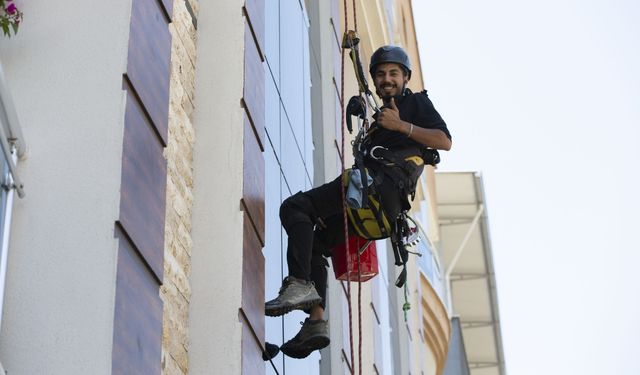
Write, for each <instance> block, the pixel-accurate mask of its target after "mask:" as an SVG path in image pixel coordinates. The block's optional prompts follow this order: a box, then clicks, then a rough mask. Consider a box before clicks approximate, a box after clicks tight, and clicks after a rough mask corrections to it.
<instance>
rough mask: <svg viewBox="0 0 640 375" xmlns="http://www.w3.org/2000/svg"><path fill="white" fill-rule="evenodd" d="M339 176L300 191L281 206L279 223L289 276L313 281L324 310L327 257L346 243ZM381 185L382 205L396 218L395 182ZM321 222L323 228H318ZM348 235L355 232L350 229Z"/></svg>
mask: <svg viewBox="0 0 640 375" xmlns="http://www.w3.org/2000/svg"><path fill="white" fill-rule="evenodd" d="M341 180H342V179H341V178H340V177H338V178H336V179H335V180H333V181H331V182H329V183H326V184H324V185H322V186H319V187H317V188H314V189H311V190H308V191H306V192H304V193H303V192H298V193H296V194H294V195H292V196H291V197H289V198H287V199H286V200H285V201H284V202H282V205H281V206H280V221H281V222H282V226H283V227H284V229H285V231H286V232H287V235H288V241H287V264H288V266H289V276H293V277H296V278H299V279H303V280H311V281H313V282H314V284H315V286H316V290H317V291H318V294H319V295H320V297H322V307H323V308H324V307H325V298H326V289H327V267H328V266H329V264H328V263H327V260H326V259H325V257H328V256H330V255H331V249H332V248H333V247H334V246H336V245H338V244H341V243H343V242H344V240H345V238H344V216H343V208H342V193H341V191H340V190H341V189H342V186H341V183H342V181H341ZM382 180H383V181H382V183H381V185H379V187H378V188H379V191H380V195H381V196H382V202H381V203H382V206H383V209H384V211H385V214H386V215H387V217H388V218H389V219H390V220H391V219H393V218H395V217H396V216H397V215H398V214H399V213H400V210H401V197H400V194H399V193H398V190H397V187H396V185H395V183H394V182H393V181H392V180H390V179H388V178H386V179H385V178H383V179H382ZM318 219H320V220H321V221H322V222H323V223H324V226H322V225H319V224H318V223H319V222H320V220H318ZM348 230H349V232H351V231H352V229H351V228H350V225H349V228H348Z"/></svg>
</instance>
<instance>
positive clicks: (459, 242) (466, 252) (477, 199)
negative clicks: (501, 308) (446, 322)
mask: <svg viewBox="0 0 640 375" xmlns="http://www.w3.org/2000/svg"><path fill="white" fill-rule="evenodd" d="M436 202H437V209H438V216H439V221H440V243H439V246H438V248H439V249H440V251H441V260H442V262H443V267H444V269H445V270H446V272H447V276H449V280H450V286H449V291H450V298H449V301H448V302H449V306H448V307H449V311H451V314H452V315H453V316H459V317H460V323H461V327H462V335H463V338H464V346H465V349H466V350H465V351H466V354H467V359H468V362H469V369H470V370H471V374H473V375H505V374H506V371H505V365H504V354H503V350H502V338H501V334H500V316H499V313H498V299H497V295H496V282H495V273H494V269H493V256H492V254H491V241H490V238H489V229H488V221H487V208H486V207H485V197H484V190H483V186H482V177H481V176H480V174H478V173H474V172H442V173H441V172H438V173H436Z"/></svg>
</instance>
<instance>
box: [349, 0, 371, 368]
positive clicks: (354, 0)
mask: <svg viewBox="0 0 640 375" xmlns="http://www.w3.org/2000/svg"><path fill="white" fill-rule="evenodd" d="M351 6H352V7H353V30H354V31H355V32H356V34H357V33H358V14H357V10H356V0H352V1H351ZM346 14H347V12H346V9H345V15H346ZM345 28H346V23H345ZM356 76H357V74H356ZM358 86H360V85H358ZM343 142H344V141H343ZM365 194H366V189H365ZM357 249H358V250H357V254H358V259H357V261H358V374H359V375H362V269H361V262H360V242H358V248H357ZM354 368H355V365H354Z"/></svg>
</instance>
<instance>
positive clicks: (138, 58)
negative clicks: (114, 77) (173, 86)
mask: <svg viewBox="0 0 640 375" xmlns="http://www.w3.org/2000/svg"><path fill="white" fill-rule="evenodd" d="M170 59H171V34H170V33H169V26H168V24H167V20H166V18H165V15H164V10H162V9H161V8H160V5H159V4H158V2H157V1H156V0H134V1H133V7H132V10H131V34H130V36H129V57H128V61H127V76H128V77H129V80H130V81H131V83H132V85H133V87H134V89H135V91H136V93H137V94H138V96H139V97H140V99H141V101H142V103H143V104H144V109H145V111H146V113H147V114H148V115H149V117H150V118H151V121H152V123H153V125H154V126H155V128H156V129H157V132H158V134H159V135H160V137H161V138H162V141H163V142H164V144H165V145H166V143H167V131H168V121H169V75H170V66H169V63H170Z"/></svg>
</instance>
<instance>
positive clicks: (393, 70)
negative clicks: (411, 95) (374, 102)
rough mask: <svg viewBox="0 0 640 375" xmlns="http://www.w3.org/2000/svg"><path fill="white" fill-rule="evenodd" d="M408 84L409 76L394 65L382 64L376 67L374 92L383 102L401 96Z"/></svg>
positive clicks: (398, 66) (397, 65)
mask: <svg viewBox="0 0 640 375" xmlns="http://www.w3.org/2000/svg"><path fill="white" fill-rule="evenodd" d="M407 82H409V76H408V75H407V74H406V73H405V71H404V69H402V67H401V66H400V65H399V64H396V63H383V64H379V65H378V66H376V73H375V75H374V82H373V83H374V84H375V86H376V92H377V94H378V96H380V97H381V98H382V99H383V100H385V101H386V100H387V99H388V98H391V97H392V96H396V95H400V94H402V90H403V89H404V87H405V86H406V84H407Z"/></svg>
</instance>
